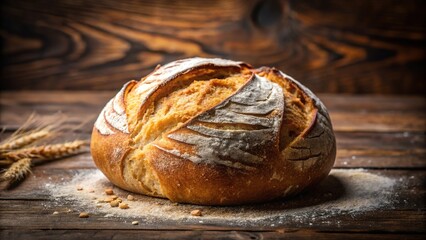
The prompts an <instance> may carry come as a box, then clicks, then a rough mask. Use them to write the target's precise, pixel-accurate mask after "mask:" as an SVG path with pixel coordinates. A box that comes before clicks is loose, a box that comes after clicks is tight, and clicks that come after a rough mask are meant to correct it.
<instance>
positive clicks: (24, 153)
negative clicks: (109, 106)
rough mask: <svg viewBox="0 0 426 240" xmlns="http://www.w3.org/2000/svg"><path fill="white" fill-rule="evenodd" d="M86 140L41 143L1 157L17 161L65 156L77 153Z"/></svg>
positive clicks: (85, 143)
mask: <svg viewBox="0 0 426 240" xmlns="http://www.w3.org/2000/svg"><path fill="white" fill-rule="evenodd" d="M87 144H88V142H87V141H81V140H76V141H73V142H66V143H59V144H52V145H42V146H37V147H29V148H23V149H18V150H14V151H11V152H7V153H4V154H3V156H2V157H3V158H5V159H9V160H13V161H18V160H19V159H22V158H31V159H33V160H51V159H56V158H62V157H67V156H70V155H74V154H76V153H79V152H80V150H81V149H82V147H83V146H85V145H87Z"/></svg>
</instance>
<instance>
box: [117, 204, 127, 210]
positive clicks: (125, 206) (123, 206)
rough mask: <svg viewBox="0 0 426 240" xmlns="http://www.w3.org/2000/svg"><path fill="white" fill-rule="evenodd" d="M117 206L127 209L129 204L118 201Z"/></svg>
mask: <svg viewBox="0 0 426 240" xmlns="http://www.w3.org/2000/svg"><path fill="white" fill-rule="evenodd" d="M118 206H119V207H120V208H121V209H128V208H129V204H127V203H120V204H119V205H118Z"/></svg>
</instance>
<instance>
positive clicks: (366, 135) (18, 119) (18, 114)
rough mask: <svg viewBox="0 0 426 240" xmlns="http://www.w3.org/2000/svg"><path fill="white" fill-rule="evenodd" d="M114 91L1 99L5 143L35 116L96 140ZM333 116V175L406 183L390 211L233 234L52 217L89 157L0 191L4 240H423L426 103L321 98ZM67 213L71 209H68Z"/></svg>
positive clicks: (45, 168)
mask: <svg viewBox="0 0 426 240" xmlns="http://www.w3.org/2000/svg"><path fill="white" fill-rule="evenodd" d="M113 95H114V92H82V91H77V92H67V91H49V92H47V91H46V92H43V91H37V92H32V91H24V92H1V93H0V127H4V128H6V131H5V132H4V133H2V135H1V138H4V137H5V136H7V135H8V134H10V133H11V132H12V131H14V130H16V129H17V127H19V126H20V124H22V123H23V122H24V121H25V120H26V118H27V117H28V116H29V115H30V114H31V113H32V112H37V113H38V114H40V115H50V114H53V113H56V112H58V111H61V112H63V113H65V114H66V115H67V116H69V119H80V120H88V121H89V124H87V127H84V128H82V129H81V131H79V134H80V136H83V137H86V138H89V137H90V131H91V129H90V125H91V123H92V122H93V121H94V118H95V117H96V116H97V115H98V113H99V112H100V110H101V108H102V107H103V105H104V104H105V103H106V102H107V100H108V99H109V98H110V97H112V96H113ZM319 96H320V98H321V99H322V100H323V101H324V103H325V105H326V106H327V107H328V109H329V111H330V115H331V118H332V121H333V126H334V129H335V132H336V138H337V148H338V150H337V159H336V163H335V166H334V167H335V168H338V169H358V168H363V169H365V171H366V172H370V173H374V174H377V175H381V176H386V177H389V178H391V179H395V180H397V181H398V180H401V181H402V180H404V181H405V182H404V185H403V186H404V187H400V188H398V189H396V191H397V192H395V200H396V201H395V203H394V204H393V205H392V207H389V208H381V209H377V210H374V211H366V212H364V213H362V214H358V215H355V216H349V215H344V214H342V215H337V216H333V217H331V218H330V219H329V222H328V224H326V225H325V224H323V223H322V222H320V221H319V220H315V219H311V220H310V221H297V222H295V221H288V222H286V221H284V222H281V223H277V224H274V225H273V226H262V225H259V226H257V227H256V226H254V227H253V226H250V227H232V226H230V225H226V224H220V223H216V224H203V223H200V224H181V223H179V222H172V221H171V222H168V223H167V224H157V225H156V224H149V223H146V224H145V223H144V222H140V223H139V225H131V224H129V223H128V222H127V223H126V222H124V221H123V220H122V219H121V218H115V217H108V218H106V217H104V214H97V213H92V214H91V216H90V217H89V218H87V219H81V218H78V213H76V212H71V213H69V214H62V215H61V216H60V217H57V216H53V215H52V212H53V211H55V207H54V205H55V204H54V202H53V201H54V200H52V199H51V198H49V196H46V193H45V192H44V191H43V187H44V186H45V184H46V182H51V181H54V182H55V181H56V182H58V183H60V182H61V179H64V178H65V179H69V178H70V177H72V176H73V174H74V173H75V172H79V171H89V170H92V169H94V168H95V166H94V164H93V162H92V161H91V158H90V154H89V153H84V154H82V155H78V156H74V157H70V158H67V159H62V160H57V161H53V162H49V163H47V164H43V165H39V166H35V167H34V168H33V172H32V175H31V176H29V177H28V178H27V179H26V180H25V181H24V182H22V183H21V184H20V185H19V186H17V187H16V188H14V189H11V190H1V191H0V229H1V233H0V237H1V239H62V240H64V239H77V238H81V239H88V238H90V239H106V238H114V239H129V238H141V239H142V238H143V239H158V238H160V239H163V238H176V239H193V238H205V239H262V238H265V239H274V238H286V237H287V238H291V239H298V238H305V237H310V238H315V239H345V238H346V239H353V238H365V237H367V238H376V239H422V238H424V237H425V233H426V228H425V226H426V224H425V222H426V218H425V190H426V188H425V180H426V179H425V178H426V174H425V173H426V172H425V169H426V147H425V130H426V118H425V117H426V113H425V109H426V108H425V107H426V98H425V97H421V96H373V95H361V96H353V95H331V94H327V95H325V94H323V95H321V94H320V95H319ZM69 204H70V205H69V206H65V207H69V208H73V207H74V206H73V205H72V203H69Z"/></svg>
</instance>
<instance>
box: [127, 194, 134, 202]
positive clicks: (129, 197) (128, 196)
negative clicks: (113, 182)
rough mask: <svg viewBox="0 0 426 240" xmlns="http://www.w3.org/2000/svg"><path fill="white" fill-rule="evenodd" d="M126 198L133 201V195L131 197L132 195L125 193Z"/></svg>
mask: <svg viewBox="0 0 426 240" xmlns="http://www.w3.org/2000/svg"><path fill="white" fill-rule="evenodd" d="M127 200H129V201H134V200H135V197H133V195H130V194H129V195H127Z"/></svg>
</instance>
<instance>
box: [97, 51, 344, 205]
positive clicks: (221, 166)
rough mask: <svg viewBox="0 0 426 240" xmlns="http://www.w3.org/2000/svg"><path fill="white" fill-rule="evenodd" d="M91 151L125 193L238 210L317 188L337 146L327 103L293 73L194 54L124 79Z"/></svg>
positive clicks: (101, 117)
mask: <svg viewBox="0 0 426 240" xmlns="http://www.w3.org/2000/svg"><path fill="white" fill-rule="evenodd" d="M91 153H92V156H93V160H94V161H95V163H96V165H97V166H98V168H99V169H100V170H101V171H102V172H103V173H104V174H105V175H106V177H107V178H108V179H109V180H110V181H111V182H112V183H114V184H115V185H117V186H118V187H121V188H123V189H126V190H129V191H132V192H136V193H141V194H146V195H150V196H155V197H163V198H168V199H170V200H171V201H174V202H182V203H194V204H203V205H235V204H244V203H254V202H262V201H268V200H272V199H276V198H281V197H286V196H291V195H294V194H297V193H299V192H301V191H302V190H304V189H306V188H308V187H310V186H313V185H315V184H316V183H318V182H319V181H321V180H322V179H324V178H325V177H326V176H327V175H328V173H329V171H330V170H331V168H332V166H333V164H334V160H335V156H336V143H335V138H334V133H333V129H332V126H331V121H330V118H329V116H328V113H327V110H326V108H325V107H324V105H323V104H322V103H321V101H320V100H319V99H318V98H317V97H316V96H315V95H314V94H313V93H312V92H311V91H310V90H308V89H307V88H306V87H304V86H303V85H302V84H300V83H299V82H297V81H295V80H294V79H292V78H291V77H289V76H287V75H285V74H284V73H282V72H280V71H278V70H276V69H274V68H268V67H262V68H259V69H254V68H253V67H251V66H250V65H248V64H246V63H242V62H235V61H230V60H224V59H207V58H189V59H183V60H178V61H175V62H171V63H169V64H167V65H164V66H162V67H158V68H157V69H155V70H154V71H153V72H152V73H151V74H149V75H148V76H146V77H144V78H142V79H141V80H140V81H139V82H138V81H130V82H128V83H126V84H125V85H124V86H123V88H122V89H121V90H120V91H119V92H118V93H117V95H116V96H115V97H114V98H113V99H111V100H110V101H109V102H108V103H107V104H106V106H105V108H104V109H103V110H102V112H101V113H100V115H99V117H98V119H97V120H96V123H95V126H94V128H93V133H92V141H91Z"/></svg>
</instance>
